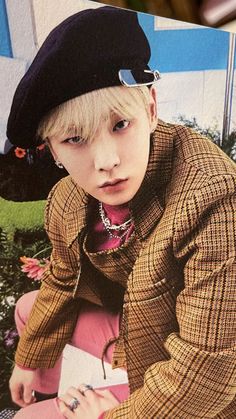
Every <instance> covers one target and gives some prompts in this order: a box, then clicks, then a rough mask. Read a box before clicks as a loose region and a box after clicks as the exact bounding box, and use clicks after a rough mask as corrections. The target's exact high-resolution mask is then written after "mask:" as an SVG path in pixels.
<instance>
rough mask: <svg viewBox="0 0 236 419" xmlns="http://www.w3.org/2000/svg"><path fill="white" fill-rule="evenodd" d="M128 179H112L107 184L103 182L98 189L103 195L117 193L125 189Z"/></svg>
mask: <svg viewBox="0 0 236 419" xmlns="http://www.w3.org/2000/svg"><path fill="white" fill-rule="evenodd" d="M127 181H128V179H113V180H111V181H109V182H104V183H103V184H102V185H101V186H100V187H99V188H100V189H102V191H103V192H105V193H108V194H110V193H118V192H122V191H123V190H124V189H125V188H126V182H127Z"/></svg>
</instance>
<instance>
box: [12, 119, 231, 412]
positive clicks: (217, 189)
mask: <svg viewBox="0 0 236 419" xmlns="http://www.w3.org/2000/svg"><path fill="white" fill-rule="evenodd" d="M235 189H236V167H235V164H234V163H233V161H231V160H230V159H229V158H228V157H227V156H226V155H225V154H224V153H223V152H222V151H221V150H220V149H219V148H218V147H217V146H216V145H214V144H213V143H212V142H211V141H209V140H207V139H206V138H203V137H201V136H200V135H198V134H196V133H194V132H193V131H192V130H190V129H188V128H185V127H183V126H177V125H176V126H175V125H170V124H165V123H163V122H161V121H159V123H158V125H157V129H156V131H155V133H154V134H153V137H152V147H151V152H150V158H149V164H148V169H147V173H146V176H145V179H144V181H143V184H142V185H141V188H140V190H139V192H138V193H137V194H136V196H135V197H134V199H133V200H132V202H131V203H130V208H131V211H132V214H133V217H134V223H135V237H136V240H137V246H138V247H137V246H136V247H135V252H137V254H136V256H135V258H132V257H131V258H126V264H127V266H126V267H123V268H126V269H127V282H126V286H125V289H124V287H123V286H122V285H124V281H123V279H124V278H123V279H122V285H121V284H119V278H117V277H115V278H113V277H112V275H113V274H112V272H114V269H111V268H112V267H111V268H110V270H109V272H108V271H106V272H103V267H102V266H101V265H99V260H98V259H96V263H95V262H93V263H94V264H95V265H96V264H97V266H94V264H93V263H92V262H91V260H90V259H89V258H88V255H86V254H85V252H83V250H82V249H83V245H84V237H85V235H86V225H87V224H88V223H89V220H90V217H91V215H90V214H89V198H88V196H87V195H86V194H85V193H84V192H83V191H82V190H81V189H80V188H78V187H77V186H76V184H75V183H74V182H73V180H72V179H71V178H70V177H67V178H65V179H63V180H61V181H60V182H59V183H58V184H57V185H56V186H55V187H54V189H53V190H52V192H51V193H50V196H49V199H48V204H47V208H46V229H47V232H48V235H49V237H50V239H51V241H52V244H53V252H52V257H51V264H50V266H49V268H48V270H47V272H46V273H45V275H44V280H43V284H42V287H41V292H40V293H39V296H38V299H37V301H36V304H35V306H34V309H33V312H32V314H31V317H30V319H29V322H28V325H27V327H26V330H25V333H24V334H23V336H22V338H21V340H20V343H19V345H18V350H17V354H16V362H17V363H18V364H19V365H23V366H26V367H32V368H40V367H41V368H48V367H51V366H53V365H54V363H55V361H56V359H57V358H58V356H59V355H60V353H61V351H62V349H63V347H64V345H65V343H66V342H68V340H69V339H70V337H71V335H72V331H73V328H74V325H75V322H76V317H77V314H78V310H79V306H80V301H81V299H82V298H85V299H88V300H89V301H92V302H94V303H97V304H104V305H107V306H110V307H111V309H114V310H118V309H119V308H120V307H121V305H122V300H123V292H124V291H125V294H124V302H123V319H122V327H121V333H120V339H119V342H118V344H117V346H116V350H115V353H114V357H113V363H114V365H116V364H117V366H121V365H124V363H125V362H126V366H127V371H128V376H129V383H130V391H131V396H130V397H129V398H128V400H127V401H125V402H123V403H122V404H121V405H119V406H118V407H117V408H116V409H113V410H111V411H109V412H107V413H106V414H105V418H106V419H111V418H116V419H117V418H121V419H136V418H140V419H149V418H150V419H151V418H158V419H160V418H161V419H162V418H170V419H172V418H179V419H185V418H186V419H192V418H204V419H207V418H219V419H220V418H221V419H226V418H228V419H235V417H236V398H235V389H236V366H235V364H236V362H235V361H236V351H235V336H236V298H235V295H236V293H235V291H236V281H235V277H236V265H235V241H236V239H235V231H236V229H235V224H236V216H235V214H236V211H235V208H236V205H235V201H236V199H235ZM127 248H129V246H127ZM125 251H126V250H125V249H124V252H125ZM110 260H111V264H112V263H113V262H112V261H113V260H114V264H115V263H117V261H115V258H114V259H112V258H110ZM109 275H111V277H110V276H109ZM114 302H116V304H114ZM113 305H114V307H113ZM115 361H117V362H115Z"/></svg>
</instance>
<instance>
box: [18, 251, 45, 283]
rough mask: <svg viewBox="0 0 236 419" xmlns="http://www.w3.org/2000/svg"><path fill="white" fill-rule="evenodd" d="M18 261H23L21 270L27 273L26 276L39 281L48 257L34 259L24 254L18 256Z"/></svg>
mask: <svg viewBox="0 0 236 419" xmlns="http://www.w3.org/2000/svg"><path fill="white" fill-rule="evenodd" d="M20 261H21V262H22V263H23V266H22V267H21V270H22V272H25V273H27V276H28V278H31V279H34V280H35V281H40V280H41V278H42V275H43V273H44V271H45V269H46V267H47V265H48V264H49V260H48V259H45V258H44V259H35V258H28V257H26V256H22V257H20Z"/></svg>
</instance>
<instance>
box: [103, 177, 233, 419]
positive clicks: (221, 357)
mask: <svg viewBox="0 0 236 419" xmlns="http://www.w3.org/2000/svg"><path fill="white" fill-rule="evenodd" d="M235 191H236V188H235V178H233V176H231V175H226V176H220V177H218V178H216V177H215V178H213V179H211V181H210V182H209V183H208V184H206V183H205V185H203V186H201V188H200V189H199V190H197V191H195V192H192V193H191V194H189V198H188V199H186V200H185V202H183V203H182V204H181V205H182V207H181V208H180V211H179V212H178V213H179V215H178V218H176V221H175V226H174V229H175V232H174V240H173V252H174V256H175V258H176V259H177V260H178V261H179V263H180V264H182V265H183V273H184V289H183V290H182V291H181V293H180V294H179V295H178V297H177V302H176V317H177V321H178V324H179V332H178V333H171V334H170V335H169V336H168V338H167V340H166V342H165V347H166V349H167V351H168V353H169V357H170V358H169V360H167V361H162V362H158V363H156V364H153V365H152V366H151V367H150V368H149V369H148V370H147V371H146V373H145V376H144V385H143V387H142V388H140V389H138V390H136V391H135V392H134V393H133V394H132V395H131V396H130V397H129V398H128V400H127V401H125V402H123V403H122V404H121V405H119V407H118V408H116V409H113V410H110V411H108V412H107V413H105V418H106V419H111V418H116V419H117V418H122V419H127V418H131V419H134V418H158V419H161V418H181V419H185V418H186V419H189V418H198V419H200V418H204V419H205V418H214V417H217V418H218V417H219V418H223V417H233V416H232V414H233V412H234V413H235V411H236V410H235V409H236V402H235V393H236V392H235V384H236V344H235V343H236V342H235V340H236V298H235V295H236V282H235V278H236V263H235V256H236V249H235V247H236V246H235V231H236V228H235V227H236V226H235V222H236V216H235V215H236V211H235V210H236V194H235ZM190 195H191V196H190ZM231 403H233V406H234V407H230V404H231ZM222 412H223V415H222ZM229 412H230V413H231V415H230V414H229ZM228 414H229V416H228ZM218 415H219V416H218Z"/></svg>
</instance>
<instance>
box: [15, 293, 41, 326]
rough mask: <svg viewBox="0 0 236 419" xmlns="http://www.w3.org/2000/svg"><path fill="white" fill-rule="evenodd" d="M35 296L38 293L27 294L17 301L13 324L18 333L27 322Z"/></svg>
mask: <svg viewBox="0 0 236 419" xmlns="http://www.w3.org/2000/svg"><path fill="white" fill-rule="evenodd" d="M37 294H38V291H31V292H27V293H26V294H24V295H22V297H20V298H19V300H18V301H17V303H16V307H15V322H16V326H17V329H18V331H20V330H21V329H22V327H24V325H25V323H26V322H27V319H28V317H29V315H30V312H31V310H32V307H33V304H34V301H35V299H36V296H37Z"/></svg>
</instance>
